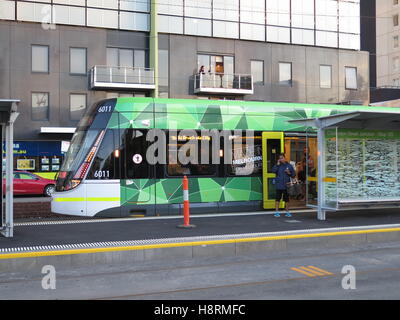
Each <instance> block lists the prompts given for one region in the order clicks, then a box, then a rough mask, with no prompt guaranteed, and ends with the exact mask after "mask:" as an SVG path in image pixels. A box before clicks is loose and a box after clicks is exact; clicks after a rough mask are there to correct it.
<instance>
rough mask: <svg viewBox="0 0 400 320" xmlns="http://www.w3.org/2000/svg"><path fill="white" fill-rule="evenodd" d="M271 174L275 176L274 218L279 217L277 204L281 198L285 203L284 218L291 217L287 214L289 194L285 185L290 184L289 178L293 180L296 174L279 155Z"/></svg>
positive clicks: (283, 156)
mask: <svg viewBox="0 0 400 320" xmlns="http://www.w3.org/2000/svg"><path fill="white" fill-rule="evenodd" d="M272 172H273V173H275V174H276V178H275V186H276V198H275V209H276V212H275V214H274V216H275V217H280V214H279V202H280V201H281V199H282V198H283V201H285V210H286V215H285V216H286V217H291V216H292V215H291V214H290V212H289V206H288V203H289V194H288V191H287V184H288V183H289V182H290V178H294V177H295V176H296V173H295V171H294V168H293V166H292V165H291V164H290V163H289V162H287V161H286V159H285V155H284V154H283V153H281V154H280V155H279V158H278V163H277V164H276V165H275V166H274V167H273V168H272Z"/></svg>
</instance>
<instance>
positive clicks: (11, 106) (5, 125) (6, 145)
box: [0, 99, 20, 237]
mask: <svg viewBox="0 0 400 320" xmlns="http://www.w3.org/2000/svg"><path fill="white" fill-rule="evenodd" d="M19 102H20V101H19V100H5V99H0V124H1V143H2V161H1V172H2V183H1V184H0V190H1V206H0V208H1V209H0V211H1V226H0V232H1V234H2V235H3V236H5V237H12V236H13V228H14V221H13V220H14V219H13V178H14V174H13V173H14V169H13V162H14V152H13V145H14V143H13V142H14V141H13V140H14V138H13V137H14V133H13V126H14V122H15V120H16V119H17V117H18V115H19V113H18V112H17V104H18V103H19ZM4 188H5V189H4ZM3 189H4V190H3Z"/></svg>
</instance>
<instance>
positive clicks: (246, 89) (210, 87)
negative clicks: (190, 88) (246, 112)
mask: <svg viewBox="0 0 400 320" xmlns="http://www.w3.org/2000/svg"><path fill="white" fill-rule="evenodd" d="M194 91H195V92H196V93H198V92H210V93H236V94H253V77H252V76H251V75H247V74H246V75H242V74H223V73H205V74H202V73H201V74H196V75H195V76H194Z"/></svg>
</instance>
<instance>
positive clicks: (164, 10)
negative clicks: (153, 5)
mask: <svg viewBox="0 0 400 320" xmlns="http://www.w3.org/2000/svg"><path fill="white" fill-rule="evenodd" d="M158 13H159V14H160V13H161V14H171V15H176V16H183V0H164V1H162V2H160V3H159V4H158Z"/></svg>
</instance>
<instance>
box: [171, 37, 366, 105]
mask: <svg viewBox="0 0 400 320" xmlns="http://www.w3.org/2000/svg"><path fill="white" fill-rule="evenodd" d="M163 36H164V37H169V47H170V97H171V98H196V97H198V96H199V95H195V94H194V93H193V81H192V76H193V74H194V73H196V71H197V68H198V66H197V54H198V53H209V54H219V55H233V56H234V57H235V73H238V74H250V73H251V67H250V61H251V60H262V61H264V84H263V85H258V84H256V85H255V86H254V94H253V95H247V96H244V99H245V100H258V101H281V102H304V103H332V104H336V103H342V102H348V101H350V100H358V101H362V102H363V104H368V102H369V67H368V63H369V56H368V52H362V51H354V50H338V49H330V48H321V47H307V46H294V45H285V44H275V43H262V42H249V41H243V40H229V39H209V38H202V37H190V36H179V35H163ZM279 62H291V63H292V78H293V84H292V86H291V87H287V86H280V85H279V84H278V81H279ZM320 65H331V66H332V86H331V88H329V89H322V88H320V79H319V66H320ZM345 67H356V68H357V77H358V79H357V83H358V89H357V90H346V88H345ZM237 98H238V99H239V98H240V99H242V97H237Z"/></svg>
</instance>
